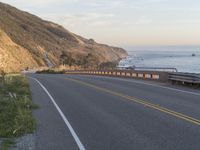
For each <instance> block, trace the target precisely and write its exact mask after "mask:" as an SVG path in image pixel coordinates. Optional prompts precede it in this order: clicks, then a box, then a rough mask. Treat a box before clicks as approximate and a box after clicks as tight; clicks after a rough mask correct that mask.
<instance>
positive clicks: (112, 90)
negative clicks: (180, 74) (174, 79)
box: [28, 74, 200, 150]
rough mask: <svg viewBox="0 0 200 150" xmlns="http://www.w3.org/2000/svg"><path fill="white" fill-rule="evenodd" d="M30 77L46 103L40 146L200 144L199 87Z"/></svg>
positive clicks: (96, 148) (117, 149)
mask: <svg viewBox="0 0 200 150" xmlns="http://www.w3.org/2000/svg"><path fill="white" fill-rule="evenodd" d="M28 76H29V77H31V78H29V81H30V85H31V91H32V97H33V100H34V101H35V102H36V103H37V104H39V105H40V109H38V110H37V111H35V112H34V115H35V116H36V118H37V121H38V130H37V132H36V136H37V138H36V149H37V150H46V149H48V150H57V149H59V150H66V149H69V150H74V149H75V150H76V149H82V150H84V149H86V150H161V149H162V150H190V149H191V150H199V149H200V142H199V140H200V92H199V91H198V90H188V89H182V88H181V89H180V88H179V89H174V87H167V86H165V85H159V83H149V82H145V81H137V80H131V79H121V78H112V77H100V76H84V75H37V74H30V75H28ZM66 121H67V122H66ZM74 135H75V136H74Z"/></svg>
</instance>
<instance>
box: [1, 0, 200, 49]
mask: <svg viewBox="0 0 200 150" xmlns="http://www.w3.org/2000/svg"><path fill="white" fill-rule="evenodd" d="M0 1H2V2H5V3H9V4H11V5H13V6H16V7H18V8H20V9H23V10H25V11H29V12H31V13H33V14H36V15H38V16H40V17H42V18H44V19H48V20H51V21H54V22H57V23H59V24H61V25H63V26H64V27H66V28H67V29H68V30H70V31H72V32H75V33H77V34H80V35H82V36H85V37H87V38H94V39H95V40H96V41H98V42H103V43H107V44H112V45H118V46H131V45H200V0H0Z"/></svg>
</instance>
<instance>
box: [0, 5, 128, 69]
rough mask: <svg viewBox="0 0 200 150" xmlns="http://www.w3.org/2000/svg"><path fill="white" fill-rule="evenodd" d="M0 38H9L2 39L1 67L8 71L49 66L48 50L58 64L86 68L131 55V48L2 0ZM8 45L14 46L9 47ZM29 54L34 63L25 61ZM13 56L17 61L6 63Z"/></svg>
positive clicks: (0, 45)
mask: <svg viewBox="0 0 200 150" xmlns="http://www.w3.org/2000/svg"><path fill="white" fill-rule="evenodd" d="M0 38H5V39H7V40H6V41H5V40H4V41H3V40H1V39H0V41H1V43H0V67H1V68H3V69H4V70H5V71H6V72H16V71H20V70H22V69H24V68H26V67H29V68H34V67H42V66H47V62H46V61H45V58H44V55H45V54H46V53H48V59H49V60H50V61H51V62H52V64H54V65H55V66H58V65H60V64H66V65H76V66H81V67H85V68H87V67H90V68H91V67H97V66H99V65H100V64H102V63H106V62H118V61H119V60H120V59H122V58H124V57H126V56H127V52H126V51H125V50H124V49H122V48H117V47H112V46H108V45H105V44H99V43H97V42H95V41H94V40H93V39H86V38H84V37H82V36H79V35H76V34H75V33H72V32H70V31H68V30H67V29H65V28H64V27H62V26H61V25H58V24H56V23H53V22H51V21H45V20H43V19H41V18H39V17H38V16H35V15H32V14H30V13H28V12H25V11H21V10H19V9H17V8H15V7H13V6H10V5H8V4H4V3H1V2H0ZM2 42H3V43H2ZM8 45H12V46H11V47H9V48H8ZM14 45H15V46H14ZM14 47H18V49H15V48H14ZM8 49H9V50H8ZM10 49H12V54H13V56H11V54H9V55H10V57H8V58H6V57H5V55H6V54H7V53H8V52H10V51H11V50H10ZM19 49H20V50H19ZM14 51H16V53H14ZM18 51H20V52H22V51H23V54H24V55H22V56H24V57H22V56H21V57H18V56H17V55H18V54H17V53H18ZM14 55H16V57H15V56H14ZM26 55H27V58H29V60H30V62H31V63H30V62H23V60H25V58H26ZM3 58H4V60H3ZM5 59H6V60H5ZM10 60H12V61H14V62H15V64H13V63H7V64H6V63H5V62H9V61H10ZM69 60H70V62H69ZM3 64H4V65H3ZM5 64H6V65H5ZM17 64H18V65H17ZM14 66H16V67H14Z"/></svg>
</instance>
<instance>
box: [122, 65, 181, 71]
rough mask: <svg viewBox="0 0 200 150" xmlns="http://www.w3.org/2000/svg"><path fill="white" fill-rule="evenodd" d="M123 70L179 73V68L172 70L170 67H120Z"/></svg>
mask: <svg viewBox="0 0 200 150" xmlns="http://www.w3.org/2000/svg"><path fill="white" fill-rule="evenodd" d="M118 68H119V69H122V70H140V71H162V72H178V69H177V68H170V67H135V66H129V67H118Z"/></svg>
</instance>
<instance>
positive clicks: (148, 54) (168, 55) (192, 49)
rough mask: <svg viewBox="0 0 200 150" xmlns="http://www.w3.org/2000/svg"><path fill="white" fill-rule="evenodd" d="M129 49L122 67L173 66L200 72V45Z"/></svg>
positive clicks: (190, 71) (182, 69)
mask: <svg viewBox="0 0 200 150" xmlns="http://www.w3.org/2000/svg"><path fill="white" fill-rule="evenodd" d="M127 51H128V54H129V56H128V57H127V58H126V59H123V60H122V61H121V62H120V63H119V66H120V67H127V66H133V65H134V66H136V67H172V68H177V69H178V71H179V72H188V73H200V46H165V47H129V48H127ZM193 55H194V56H193Z"/></svg>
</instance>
